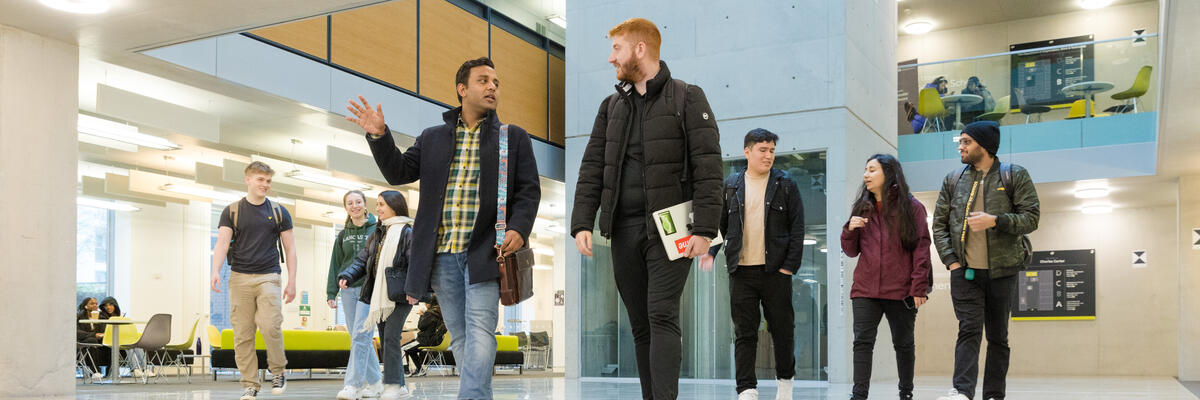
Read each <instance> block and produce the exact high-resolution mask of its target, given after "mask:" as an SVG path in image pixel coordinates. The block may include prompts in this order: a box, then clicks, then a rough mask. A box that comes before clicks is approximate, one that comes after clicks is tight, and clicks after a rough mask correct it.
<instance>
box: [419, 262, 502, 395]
mask: <svg viewBox="0 0 1200 400" xmlns="http://www.w3.org/2000/svg"><path fill="white" fill-rule="evenodd" d="M431 281H432V284H433V291H434V292H435V293H437V296H438V304H440V305H441V306H442V318H443V319H444V320H445V321H446V329H447V330H449V331H450V351H451V352H453V353H454V362H455V363H456V364H457V365H458V370H459V371H460V372H461V373H462V379H460V381H459V388H458V398H459V399H463V400H466V399H472V400H475V399H489V400H490V399H491V398H492V364H493V363H494V362H495V361H496V336H495V330H496V323H497V322H498V321H499V318H500V315H499V314H500V281H499V280H491V281H487V282H480V283H476V284H473V285H472V284H470V282H471V279H470V276H469V269H468V268H467V253H438V255H437V258H436V259H434V262H433V273H432V276H431Z"/></svg>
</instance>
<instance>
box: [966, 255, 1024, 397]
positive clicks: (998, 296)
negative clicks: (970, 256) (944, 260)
mask: <svg viewBox="0 0 1200 400" xmlns="http://www.w3.org/2000/svg"><path fill="white" fill-rule="evenodd" d="M965 272H966V268H959V269H957V270H954V271H950V298H951V299H952V300H953V301H954V315H955V317H957V318H958V343H957V344H956V345H955V346H954V389H956V390H958V392H959V393H962V394H964V395H966V396H967V398H970V399H974V398H975V382H976V380H977V377H978V376H979V344H980V341H981V339H982V336H983V334H984V333H985V332H986V335H987V341H988V347H987V360H986V361H985V363H986V364H985V365H984V369H983V397H984V398H985V399H993V398H994V399H1003V398H1004V394H1005V393H1004V386H1005V377H1006V376H1007V375H1008V355H1009V348H1008V317H1009V315H1010V313H1011V312H1012V297H1013V295H1014V294H1015V293H1016V289H1017V277H1016V276H1008V277H1004V278H996V279H991V278H990V277H989V276H988V272H989V271H988V270H986V269H977V270H975V279H974V280H969V281H968V280H967V279H966V278H965V277H964V275H965Z"/></svg>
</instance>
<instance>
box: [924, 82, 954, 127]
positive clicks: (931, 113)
mask: <svg viewBox="0 0 1200 400" xmlns="http://www.w3.org/2000/svg"><path fill="white" fill-rule="evenodd" d="M917 114H921V116H922V117H925V126H924V127H922V128H921V132H928V131H929V127H930V125H936V126H937V128H936V129H937V130H936V131H934V132H941V131H943V130H945V129H944V127H942V118H944V117H946V116H947V115H950V113H949V112H947V111H946V105H944V104H942V97H941V96H939V95H938V91H937V89H936V88H924V89H921V93H920V95H919V96H918V97H917Z"/></svg>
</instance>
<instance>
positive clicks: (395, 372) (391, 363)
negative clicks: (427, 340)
mask: <svg viewBox="0 0 1200 400" xmlns="http://www.w3.org/2000/svg"><path fill="white" fill-rule="evenodd" d="M410 310H412V305H410V304H408V302H407V301H402V302H398V303H396V308H395V309H393V310H392V313H391V314H389V315H388V317H387V320H386V321H383V322H380V323H379V324H378V327H379V347H380V348H382V349H383V357H381V359H380V360H379V361H381V362H383V383H384V384H389V385H390V384H397V385H403V384H404V365H403V364H404V351H403V350H401V348H402V347H404V344H402V343H400V341H401V340H404V338H403V335H401V331H403V330H404V320H405V319H408V312H409V311H410ZM366 317H367V316H365V315H364V316H363V318H366ZM389 326H390V327H392V331H391V332H389V331H388V330H387V327H389ZM354 329H357V328H354Z"/></svg>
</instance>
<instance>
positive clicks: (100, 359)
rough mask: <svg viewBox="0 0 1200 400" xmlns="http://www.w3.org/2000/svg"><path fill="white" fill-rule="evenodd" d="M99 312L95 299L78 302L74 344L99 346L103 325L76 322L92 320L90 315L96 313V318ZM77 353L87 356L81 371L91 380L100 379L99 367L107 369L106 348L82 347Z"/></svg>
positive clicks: (107, 354)
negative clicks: (88, 375) (83, 368)
mask: <svg viewBox="0 0 1200 400" xmlns="http://www.w3.org/2000/svg"><path fill="white" fill-rule="evenodd" d="M99 310H100V303H99V302H97V301H96V298H95V297H85V298H83V301H81V302H79V308H78V309H77V310H76V312H75V321H76V323H75V341H76V342H79V343H86V344H99V343H100V340H101V339H103V338H104V325H100V324H87V323H82V322H78V321H80V320H85V319H94V318H93V317H92V313H96V317H97V318H98V317H99ZM78 352H79V353H87V355H88V356H87V357H86V358H85V359H84V360H85V361H86V362H87V364H84V366H85V367H86V368H85V370H84V371H83V373H84V374H90V375H91V376H92V379H100V378H102V377H103V376H102V375H100V367H101V366H103V367H108V359H109V357H111V354H110V353H109V350H108V348H107V347H84V348H80V349H78ZM75 356H76V357H79V356H80V354H76V355H75Z"/></svg>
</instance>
